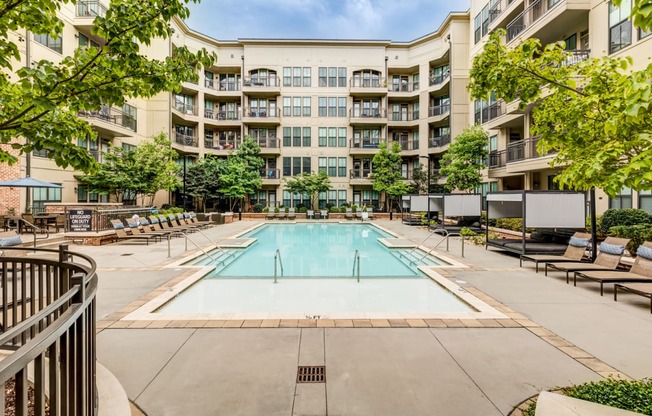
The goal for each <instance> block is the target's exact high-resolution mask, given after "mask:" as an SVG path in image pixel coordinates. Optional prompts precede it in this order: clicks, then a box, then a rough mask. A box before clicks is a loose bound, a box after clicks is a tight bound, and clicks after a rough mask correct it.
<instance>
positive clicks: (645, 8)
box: [613, 0, 652, 31]
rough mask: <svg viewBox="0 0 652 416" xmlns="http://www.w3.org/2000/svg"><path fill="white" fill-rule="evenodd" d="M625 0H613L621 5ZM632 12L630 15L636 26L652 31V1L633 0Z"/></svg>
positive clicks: (615, 3)
mask: <svg viewBox="0 0 652 416" xmlns="http://www.w3.org/2000/svg"><path fill="white" fill-rule="evenodd" d="M622 2H623V0H613V3H614V5H616V6H618V7H620V6H621V4H622ZM631 4H632V12H631V14H630V16H631V17H632V20H633V21H634V25H635V26H636V27H640V28H641V29H643V30H647V31H652V2H650V0H631Z"/></svg>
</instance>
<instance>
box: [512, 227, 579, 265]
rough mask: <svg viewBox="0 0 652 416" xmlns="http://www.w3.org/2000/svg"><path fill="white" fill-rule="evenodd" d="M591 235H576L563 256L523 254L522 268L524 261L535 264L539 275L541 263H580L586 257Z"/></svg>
mask: <svg viewBox="0 0 652 416" xmlns="http://www.w3.org/2000/svg"><path fill="white" fill-rule="evenodd" d="M590 238H591V234H587V233H575V234H573V236H572V237H571V239H570V241H569V242H568V247H567V248H566V252H565V253H564V254H562V255H554V254H521V259H520V266H521V267H523V261H532V262H534V268H535V271H536V272H537V273H539V263H551V262H555V263H564V262H578V261H580V260H582V258H583V257H584V253H585V252H586V248H587V247H588V246H589V244H590V241H589V240H590Z"/></svg>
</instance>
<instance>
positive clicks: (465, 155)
mask: <svg viewBox="0 0 652 416" xmlns="http://www.w3.org/2000/svg"><path fill="white" fill-rule="evenodd" d="M488 141H489V137H488V136H487V133H486V132H485V131H484V130H483V129H482V127H480V126H477V125H476V126H470V127H467V128H466V129H464V131H463V132H462V133H461V134H460V135H458V136H457V137H455V139H454V140H453V142H452V143H451V145H450V147H449V148H448V151H447V152H446V153H445V154H444V156H443V157H442V159H441V161H442V167H441V169H440V172H441V175H442V176H446V187H447V188H448V189H449V190H453V189H459V190H460V191H468V192H472V191H473V190H474V189H475V188H477V187H478V186H480V184H481V183H482V174H480V171H481V170H482V169H484V168H486V166H485V164H484V160H485V158H486V157H487V144H488Z"/></svg>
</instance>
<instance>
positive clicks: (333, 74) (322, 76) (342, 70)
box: [318, 66, 346, 88]
mask: <svg viewBox="0 0 652 416" xmlns="http://www.w3.org/2000/svg"><path fill="white" fill-rule="evenodd" d="M318 74H319V86H320V87H329V88H334V87H346V67H325V66H321V67H319V69H318Z"/></svg>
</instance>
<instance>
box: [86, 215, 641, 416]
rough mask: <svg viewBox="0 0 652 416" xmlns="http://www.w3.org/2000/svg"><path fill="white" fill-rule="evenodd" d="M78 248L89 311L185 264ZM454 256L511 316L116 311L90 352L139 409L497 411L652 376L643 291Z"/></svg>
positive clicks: (120, 301)
mask: <svg viewBox="0 0 652 416" xmlns="http://www.w3.org/2000/svg"><path fill="white" fill-rule="evenodd" d="M378 223H379V225H381V226H382V227H384V228H387V229H390V230H393V231H395V232H396V233H398V234H401V235H402V236H404V237H406V238H409V239H411V240H412V241H414V242H421V241H422V240H423V239H424V238H425V237H426V236H427V235H428V233H427V232H426V231H425V230H422V229H419V228H416V227H408V226H405V225H403V224H401V223H400V222H398V221H394V222H389V221H379V222H378ZM253 225H254V222H244V221H243V222H235V223H233V224H227V225H223V226H218V227H214V228H213V229H211V230H209V231H208V232H207V234H208V235H209V236H210V238H211V239H213V240H219V239H221V238H225V237H227V236H231V235H233V234H235V233H238V232H241V231H243V230H245V229H248V228H249V227H251V226H253ZM439 238H440V237H438V236H434V237H432V240H428V241H427V242H426V243H425V244H424V245H425V246H428V247H432V246H434V245H435V244H436V243H437V241H438V240H439ZM196 240H197V241H199V240H200V237H199V236H198V237H197V238H196ZM206 242H208V241H206ZM442 246H444V244H442ZM75 249H79V251H82V252H84V253H86V254H89V255H91V256H93V257H94V258H95V259H96V261H97V262H98V268H99V273H98V274H99V277H100V285H99V293H98V319H101V318H104V317H111V316H115V317H119V316H124V314H121V313H120V311H121V310H124V308H125V307H126V306H127V305H129V304H131V303H132V302H133V301H135V300H137V299H138V298H142V297H143V296H144V295H145V296H146V295H147V294H148V293H149V292H151V291H152V290H154V289H156V288H158V287H159V286H161V284H163V283H165V282H167V281H169V280H170V279H173V278H175V277H178V276H180V275H181V274H182V273H183V272H184V270H182V269H178V270H177V269H162V265H164V264H167V263H169V259H168V258H167V246H166V243H158V244H156V245H150V246H145V245H131V244H119V245H110V246H101V247H81V246H77V247H75ZM189 249H192V247H189ZM171 252H172V256H173V257H178V256H181V255H183V254H184V243H183V241H182V239H174V240H173V241H172V242H171ZM459 253H460V246H459V242H457V241H455V242H453V240H451V251H450V253H446V254H447V255H448V256H452V257H455V258H457V259H460V260H461V261H463V262H465V263H466V264H468V265H470V266H471V268H470V269H464V270H462V269H456V270H450V271H449V272H448V273H449V276H448V277H450V278H451V279H452V280H453V281H455V282H456V283H457V284H458V285H460V286H464V287H466V288H467V289H468V290H469V291H471V292H475V293H477V294H478V296H486V297H487V299H491V298H493V299H495V300H497V301H499V302H500V303H502V304H503V305H505V307H508V308H511V309H513V310H514V311H515V312H514V314H515V315H518V316H520V317H522V319H515V321H518V322H520V323H521V324H519V325H518V326H516V327H514V328H504V327H502V326H501V327H495V326H496V325H494V327H485V325H491V324H490V323H479V325H478V326H479V327H476V328H470V327H454V326H456V325H457V326H462V325H461V324H460V321H458V323H457V324H456V323H455V322H441V323H439V324H441V325H439V326H444V327H441V328H437V327H433V326H431V327H428V324H430V325H435V324H438V323H435V322H430V323H426V322H423V321H421V323H419V322H411V323H410V324H411V325H412V327H406V328H389V327H386V328H354V327H351V328H316V327H313V328H297V327H296V326H297V325H295V327H294V328H239V329H236V328H211V326H226V325H228V324H225V323H224V322H221V323H215V322H212V323H211V322H210V321H207V322H185V323H182V324H183V326H184V327H181V328H180V327H175V326H181V325H179V323H177V324H175V323H165V324H166V325H169V327H167V328H161V329H154V328H145V329H137V328H135V327H134V326H132V327H130V328H120V324H121V321H119V320H117V321H116V322H115V324H114V325H112V326H111V327H109V328H106V329H103V330H102V331H101V332H100V333H99V334H98V360H99V361H100V362H101V363H102V364H103V365H105V366H106V367H107V368H108V369H109V370H110V371H112V372H113V373H114V374H115V375H116V376H117V377H118V379H119V380H120V381H121V382H122V383H123V385H124V387H125V390H126V391H127V394H128V396H129V398H130V399H131V400H133V401H135V402H136V403H137V404H138V405H139V406H140V407H141V408H142V409H143V410H144V411H145V413H147V414H148V415H150V416H154V415H178V414H193V415H288V416H289V415H326V414H328V415H374V416H376V415H398V414H401V415H432V414H441V415H506V414H508V413H509V412H510V411H511V409H512V408H513V406H515V405H517V404H518V403H519V402H521V401H522V400H524V399H526V398H527V397H529V396H531V395H534V394H536V393H537V392H538V391H540V390H541V389H547V388H552V387H555V386H562V385H567V384H569V383H581V382H584V381H589V380H599V379H601V378H602V376H604V375H607V374H610V373H617V372H620V373H623V375H624V376H629V377H633V378H641V377H650V376H652V357H651V356H650V354H649V351H650V350H652V316H650V314H649V313H648V305H647V303H645V302H644V300H642V301H638V300H637V299H636V298H634V297H623V299H622V300H620V301H619V302H613V300H612V297H610V295H611V292H610V291H607V293H605V296H604V297H600V296H599V292H598V291H597V287H596V288H593V287H592V286H590V285H587V284H584V285H580V286H578V287H577V288H575V287H573V286H572V285H570V286H569V285H566V284H565V280H564V279H562V278H561V277H544V276H543V274H539V275H537V274H535V273H534V271H533V268H532V269H530V268H523V269H521V268H519V267H518V259H517V258H516V257H512V256H509V255H505V254H501V253H499V252H495V251H486V250H484V248H480V247H471V246H467V247H466V256H465V258H464V259H461V258H459ZM474 288H477V289H479V290H480V291H481V292H476V290H475V289H474ZM487 295H488V296H487ZM164 322H165V321H164ZM476 322H477V321H476ZM354 324H355V323H352V325H351V326H354ZM421 324H422V325H421ZM420 325H421V326H423V328H419V327H417V326H420ZM466 325H470V324H469V323H467V324H466ZM279 326H280V325H279ZM387 326H389V324H388V325H387ZM406 326H409V325H406ZM297 365H325V366H326V383H318V384H297V383H296V372H297Z"/></svg>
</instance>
